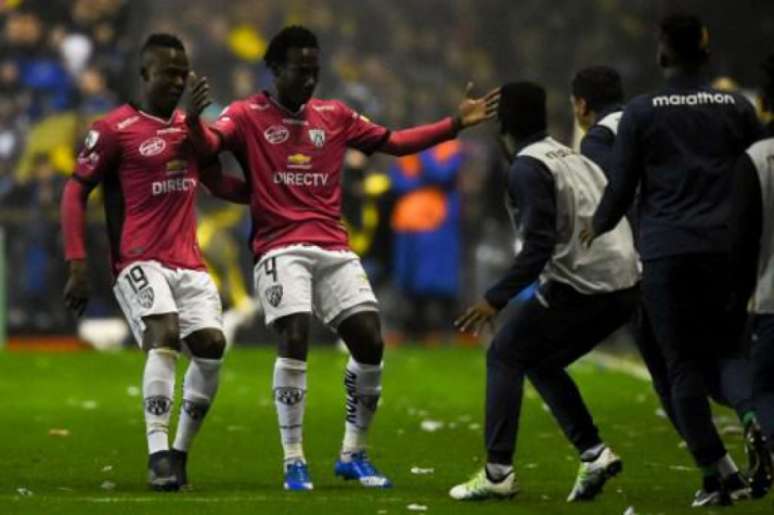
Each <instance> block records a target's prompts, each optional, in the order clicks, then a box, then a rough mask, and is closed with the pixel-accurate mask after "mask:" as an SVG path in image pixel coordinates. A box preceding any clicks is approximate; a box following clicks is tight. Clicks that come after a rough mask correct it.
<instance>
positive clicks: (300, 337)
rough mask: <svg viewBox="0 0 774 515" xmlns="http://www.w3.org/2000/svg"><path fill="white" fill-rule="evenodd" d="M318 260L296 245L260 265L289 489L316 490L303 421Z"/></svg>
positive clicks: (257, 276)
mask: <svg viewBox="0 0 774 515" xmlns="http://www.w3.org/2000/svg"><path fill="white" fill-rule="evenodd" d="M314 260H315V255H314V249H313V248H308V247H292V248H289V249H287V250H283V251H282V252H279V253H274V254H270V255H269V256H266V257H264V258H263V259H262V260H261V261H260V262H259V263H258V264H257V265H256V266H255V285H256V287H255V291H256V293H257V295H258V296H259V298H260V300H261V304H262V306H263V311H264V314H265V320H266V325H268V326H271V327H273V328H274V329H275V330H276V331H277V332H278V334H279V341H278V345H277V359H276V361H275V363H274V378H273V385H272V388H273V392H274V393H273V395H274V405H275V407H276V409H277V419H278V422H279V430H280V438H281V441H282V450H283V454H284V460H283V471H284V476H285V478H284V484H283V486H284V487H285V489H288V490H311V489H312V488H313V485H312V481H311V479H310V478H309V471H308V468H307V465H306V458H305V456H304V447H303V421H304V411H305V408H306V384H307V383H306V369H307V367H306V355H307V352H308V348H309V327H310V325H311V313H312V272H311V270H312V269H313V268H314Z"/></svg>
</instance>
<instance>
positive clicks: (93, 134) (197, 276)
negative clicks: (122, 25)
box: [61, 34, 249, 490]
mask: <svg viewBox="0 0 774 515" xmlns="http://www.w3.org/2000/svg"><path fill="white" fill-rule="evenodd" d="M141 56H142V69H141V75H142V85H143V95H142V101H141V102H140V104H139V105H133V104H125V105H123V106H121V107H118V108H117V109H115V110H113V111H111V112H110V113H108V114H107V115H106V116H105V117H104V118H102V119H100V120H98V121H97V122H95V123H94V125H93V126H92V128H91V130H90V131H89V133H88V136H87V137H86V142H85V146H84V149H83V151H82V152H81V154H80V155H79V157H78V166H77V169H76V172H75V174H74V175H73V176H72V178H71V179H70V180H69V181H68V182H67V184H66V186H65V191H64V194H63V198H62V213H61V214H62V232H63V234H64V240H65V254H66V258H67V260H68V261H69V267H70V273H69V278H68V281H67V285H66V287H65V303H66V305H67V306H68V307H69V308H70V309H72V310H73V311H75V312H76V314H78V315H80V314H81V313H82V312H83V310H84V308H85V306H86V302H87V300H88V268H87V265H86V250H85V243H84V240H85V238H84V219H85V214H86V204H87V200H88V196H89V193H90V192H91V191H92V189H93V188H94V187H95V186H96V185H98V184H100V183H101V184H102V185H103V192H104V198H105V214H106V218H107V229H108V234H109V238H110V250H111V255H110V258H111V264H112V268H113V273H114V276H115V278H116V279H115V285H114V288H113V290H114V292H115V295H116V298H117V300H118V303H119V305H120V306H121V309H122V310H123V312H124V314H125V315H126V318H127V320H128V321H129V325H130V326H131V329H132V332H133V334H134V337H135V338H136V340H137V342H138V344H140V345H141V346H142V348H143V350H145V351H146V353H147V360H146V363H145V372H144V376H143V398H144V407H145V422H146V434H147V439H148V450H149V454H150V456H149V459H148V483H149V485H150V486H151V488H153V489H155V490H177V489H178V488H179V487H181V486H184V485H185V484H186V482H187V479H186V473H185V465H186V460H187V453H188V449H189V447H190V444H191V440H192V439H193V437H194V435H195V434H196V432H197V431H198V429H199V427H200V426H201V423H202V420H203V418H204V416H205V415H206V413H207V410H208V408H209V406H210V404H211V402H212V400H213V398H214V396H215V392H216V390H217V386H218V376H219V372H220V367H221V362H222V358H223V349H224V347H225V340H224V338H223V333H222V330H221V305H220V297H219V295H218V291H217V289H216V288H215V285H214V283H213V282H212V280H211V278H210V277H209V275H208V274H207V273H206V270H205V266H204V263H203V261H202V257H201V254H200V252H199V247H198V245H197V242H196V215H195V209H194V208H195V200H196V196H195V195H196V188H197V185H198V183H199V181H200V180H201V181H202V182H203V183H204V184H205V186H207V187H208V188H209V189H210V191H211V192H212V193H213V194H215V195H217V196H219V197H221V198H224V199H227V200H231V201H233V202H240V203H244V204H246V203H248V199H249V190H248V189H247V186H246V184H245V183H244V182H243V181H241V180H238V179H234V178H231V177H227V176H224V175H223V174H222V173H221V170H220V168H219V165H218V164H217V161H215V162H214V164H213V165H211V166H209V167H208V168H206V169H201V168H200V162H199V161H198V160H197V159H196V156H195V154H194V152H193V151H192V147H191V145H190V142H189V141H188V128H187V126H186V124H185V118H186V115H184V114H183V113H181V112H179V111H177V110H176V107H177V104H178V102H179V100H180V97H181V95H182V94H183V91H184V89H185V87H186V83H188V82H192V83H193V84H192V91H191V101H190V105H189V108H188V114H187V115H188V116H198V115H199V113H200V112H201V110H202V109H203V108H204V107H206V106H207V104H208V103H209V101H210V100H209V87H208V85H207V82H206V80H204V79H198V80H197V79H195V77H189V74H190V73H191V72H190V67H189V64H188V58H187V57H186V53H185V49H184V48H183V45H182V43H181V42H180V40H179V39H177V38H176V37H175V36H172V35H169V34H154V35H151V36H150V37H149V38H148V39H147V41H146V43H145V45H144V46H143V48H142V53H141ZM181 340H182V344H181ZM181 350H183V351H184V352H185V353H186V354H189V355H190V358H191V361H190V364H189V366H188V370H187V372H186V375H185V382H184V384H183V400H182V409H181V412H180V421H179V424H178V427H177V433H176V436H175V440H174V443H173V446H172V448H171V449H170V446H169V438H168V428H169V419H170V408H171V406H172V403H173V398H174V397H173V392H174V382H175V368H176V364H177V358H178V355H179V353H180V351H181Z"/></svg>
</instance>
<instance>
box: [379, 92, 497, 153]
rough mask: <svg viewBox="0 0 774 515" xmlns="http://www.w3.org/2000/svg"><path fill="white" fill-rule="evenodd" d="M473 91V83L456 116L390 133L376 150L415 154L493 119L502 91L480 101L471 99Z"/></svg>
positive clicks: (490, 93)
mask: <svg viewBox="0 0 774 515" xmlns="http://www.w3.org/2000/svg"><path fill="white" fill-rule="evenodd" d="M472 90H473V83H468V85H467V88H466V90H465V98H464V100H463V101H462V102H460V105H459V107H458V108H457V113H456V115H455V116H450V117H447V118H444V119H443V120H441V121H439V122H435V123H430V124H426V125H420V126H417V127H412V128H410V129H403V130H399V131H393V132H390V133H389V136H388V137H387V139H386V140H385V141H384V143H382V144H381V146H380V147H378V148H377V150H378V151H380V152H384V153H386V154H391V155H394V156H405V155H410V154H415V153H417V152H420V151H422V150H424V149H426V148H429V147H432V146H434V145H437V144H438V143H441V142H442V141H446V140H448V139H452V138H454V137H456V136H457V133H458V132H459V131H461V130H463V129H467V128H468V127H473V126H475V125H478V124H480V123H482V122H485V121H486V120H489V119H491V118H494V117H495V116H496V114H497V106H498V105H499V102H500V90H499V89H493V90H492V91H490V92H489V93H487V94H486V95H484V96H483V97H480V98H472V97H471V92H472Z"/></svg>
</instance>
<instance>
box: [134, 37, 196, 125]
mask: <svg viewBox="0 0 774 515" xmlns="http://www.w3.org/2000/svg"><path fill="white" fill-rule="evenodd" d="M189 72H190V67H189V64H188V57H187V56H186V55H185V52H183V51H181V50H178V49H176V48H158V49H155V50H154V51H153V55H152V56H151V59H150V60H149V61H148V64H147V66H146V68H145V75H144V77H145V91H146V95H148V99H149V100H150V101H151V103H152V104H153V105H155V106H158V107H159V108H161V109H168V110H172V109H174V108H175V107H176V106H177V103H178V102H179V101H180V97H181V96H183V92H184V91H185V84H186V82H187V80H188V74H189Z"/></svg>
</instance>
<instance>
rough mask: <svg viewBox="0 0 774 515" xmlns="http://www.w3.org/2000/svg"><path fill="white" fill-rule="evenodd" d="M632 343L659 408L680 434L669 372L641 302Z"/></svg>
mask: <svg viewBox="0 0 774 515" xmlns="http://www.w3.org/2000/svg"><path fill="white" fill-rule="evenodd" d="M632 327H633V329H634V330H633V333H634V343H635V345H637V350H639V352H640V356H641V357H642V361H643V362H644V363H645V367H646V368H647V369H648V373H649V374H650V378H651V382H652V384H653V389H654V390H655V392H656V395H658V398H659V401H660V402H661V408H662V409H663V410H664V413H666V416H667V417H668V418H669V421H670V422H672V427H674V428H675V430H676V431H677V432H678V433H680V434H682V433H681V431H680V428H679V426H678V424H677V418H676V415H675V410H674V405H673V403H672V386H671V385H670V384H669V371H668V370H667V364H666V360H665V359H664V355H663V354H662V353H661V349H660V348H659V346H658V343H657V342H656V337H655V336H654V335H653V327H652V326H651V323H650V319H649V318H648V314H647V311H646V310H645V306H644V305H643V303H642V302H640V303H639V305H638V306H637V311H636V313H635V316H634V319H633V323H632Z"/></svg>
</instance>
